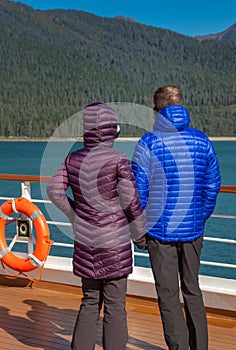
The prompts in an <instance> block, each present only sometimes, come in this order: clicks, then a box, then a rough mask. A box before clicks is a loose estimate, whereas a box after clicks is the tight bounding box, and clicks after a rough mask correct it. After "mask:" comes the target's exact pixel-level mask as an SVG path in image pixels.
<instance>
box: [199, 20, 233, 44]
mask: <svg viewBox="0 0 236 350" xmlns="http://www.w3.org/2000/svg"><path fill="white" fill-rule="evenodd" d="M196 39H197V40H199V41H202V40H232V41H236V23H235V24H233V25H232V26H231V27H229V28H228V29H226V30H224V31H223V32H220V33H216V34H208V35H202V36H201V35H198V36H196Z"/></svg>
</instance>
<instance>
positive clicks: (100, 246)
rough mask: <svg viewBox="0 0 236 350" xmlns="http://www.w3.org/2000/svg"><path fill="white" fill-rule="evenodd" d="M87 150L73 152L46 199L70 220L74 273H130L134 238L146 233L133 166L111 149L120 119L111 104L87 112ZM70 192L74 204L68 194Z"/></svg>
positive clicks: (88, 275)
mask: <svg viewBox="0 0 236 350" xmlns="http://www.w3.org/2000/svg"><path fill="white" fill-rule="evenodd" d="M83 117H84V148H82V149H80V150H77V151H75V152H71V153H69V154H68V156H67V158H66V159H65V161H64V162H63V164H62V165H61V167H60V169H59V170H58V171H57V172H56V174H55V175H54V176H53V177H52V179H51V181H50V182H49V184H48V187H47V193H48V197H49V198H50V199H51V201H52V202H53V203H54V204H55V205H56V206H57V207H58V208H59V209H61V210H62V211H63V212H64V213H65V214H66V215H67V216H68V218H69V219H70V221H71V223H72V226H73V232H74V256H73V270H74V273H75V274H76V275H78V276H80V277H85V278H91V279H103V278H117V277H121V276H125V275H128V274H130V273H131V272H132V251H131V242H130V238H132V239H133V241H136V240H138V239H140V238H141V237H143V236H144V235H145V233H146V228H145V220H144V214H143V212H142V207H141V204H140V201H139V197H138V192H137V187H136V183H135V180H134V175H133V172H132V168H131V164H130V162H129V160H128V158H127V156H126V155H125V154H124V153H121V152H119V151H116V150H113V149H112V146H113V143H114V139H115V138H116V136H117V118H116V114H115V112H114V111H113V110H112V109H111V108H110V107H109V106H107V105H104V104H101V103H96V104H92V105H90V106H87V107H86V108H85V110H84V115H83ZM69 187H70V188H71V190H72V193H73V197H74V198H73V200H71V199H70V198H69V197H68V196H67V195H66V191H67V189H68V188H69Z"/></svg>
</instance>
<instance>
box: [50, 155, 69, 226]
mask: <svg viewBox="0 0 236 350" xmlns="http://www.w3.org/2000/svg"><path fill="white" fill-rule="evenodd" d="M68 187H69V182H68V175H67V170H66V164H65V162H63V163H62V165H61V167H60V168H59V169H58V170H57V172H56V173H55V175H53V177H52V178H51V180H50V182H49V183H48V185H47V195H48V198H49V199H50V200H51V201H52V203H53V204H54V205H55V206H56V207H57V208H59V209H60V210H61V211H62V212H63V213H65V215H66V216H67V217H68V219H69V220H70V222H73V220H74V201H73V200H72V199H71V198H70V197H68V196H67V194H66V191H67V189H68Z"/></svg>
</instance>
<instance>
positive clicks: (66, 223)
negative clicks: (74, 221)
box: [47, 221, 71, 227]
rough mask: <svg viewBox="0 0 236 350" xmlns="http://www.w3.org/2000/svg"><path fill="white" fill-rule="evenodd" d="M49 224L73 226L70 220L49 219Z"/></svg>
mask: <svg viewBox="0 0 236 350" xmlns="http://www.w3.org/2000/svg"><path fill="white" fill-rule="evenodd" d="M47 224H48V225H57V226H68V227H69V226H71V224H70V223H69V222H61V221H47Z"/></svg>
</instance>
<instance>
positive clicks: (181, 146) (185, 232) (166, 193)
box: [133, 86, 220, 350]
mask: <svg viewBox="0 0 236 350" xmlns="http://www.w3.org/2000/svg"><path fill="white" fill-rule="evenodd" d="M153 103H154V108H153V109H154V111H155V113H156V118H155V123H154V129H153V132H149V133H147V134H145V135H143V136H142V138H141V139H140V140H139V142H138V144H137V146H136V149H135V152H134V155H133V171H134V174H135V178H136V182H137V186H138V192H139V196H140V200H141V204H142V207H143V208H145V211H146V219H147V242H148V251H149V256H150V261H151V266H152V271H153V275H154V279H155V285H156V290H157V295H158V304H159V308H160V312H161V317H162V323H163V329H164V335H165V340H166V343H167V345H168V347H169V349H170V350H177V349H179V350H188V349H189V347H190V349H191V350H207V349H208V334H207V321H206V314H205V310H204V304H203V299H202V293H201V290H200V288H199V282H198V273H199V265H200V253H201V248H202V242H203V233H204V226H205V221H206V220H207V219H208V218H209V217H210V215H211V214H212V212H213V210H214V208H215V205H216V198H217V194H218V192H219V189H220V172H219V166H218V161H217V157H216V154H215V151H214V149H213V146H212V144H211V142H210V141H209V139H208V138H207V136H206V135H205V134H204V133H202V132H201V131H199V130H196V129H193V128H190V127H189V123H190V117H189V113H188V111H187V110H186V109H185V108H184V107H183V106H182V104H183V95H182V92H181V90H180V89H179V88H177V87H175V86H164V87H161V88H159V89H157V90H156V91H155V93H154V97H153ZM179 279H180V285H181V290H182V294H183V299H184V308H185V317H184V314H183V312H182V309H181V304H180V299H179Z"/></svg>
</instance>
